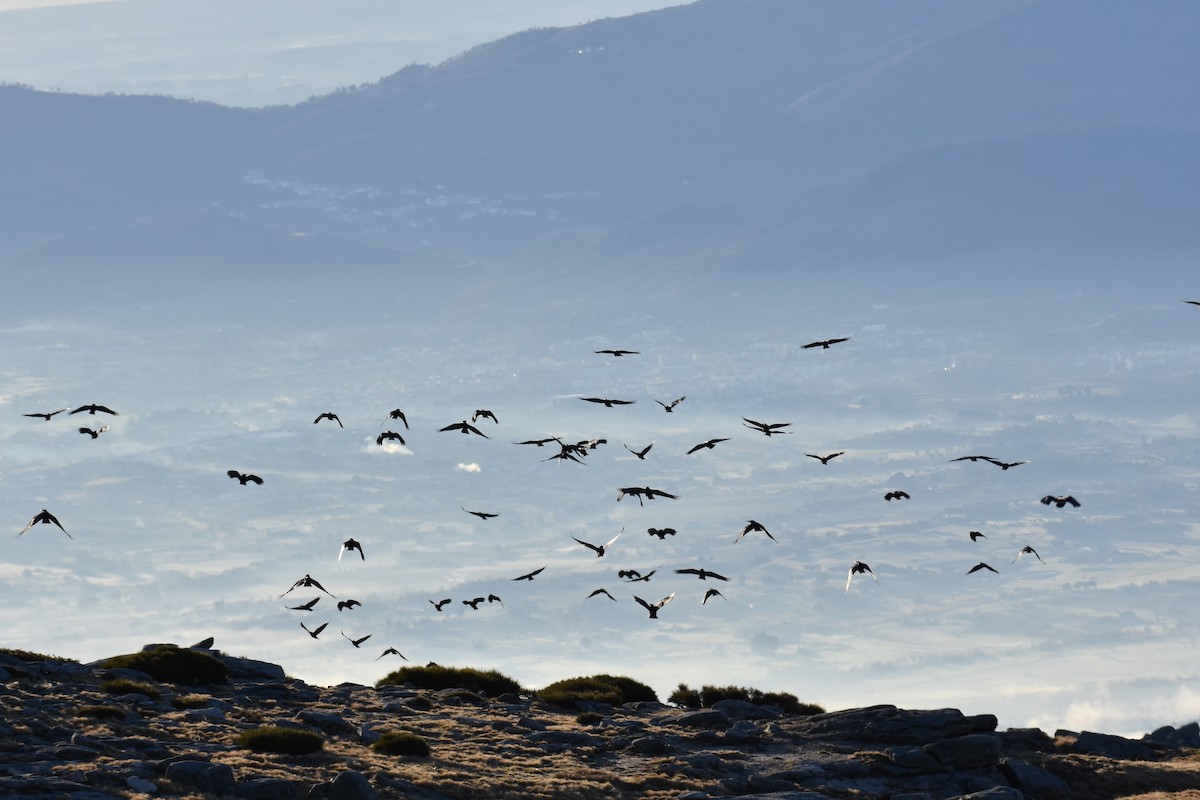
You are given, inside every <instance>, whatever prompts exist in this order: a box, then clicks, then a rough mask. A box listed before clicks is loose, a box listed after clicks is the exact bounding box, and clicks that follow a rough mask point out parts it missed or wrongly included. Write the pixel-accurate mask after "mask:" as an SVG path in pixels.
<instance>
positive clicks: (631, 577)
mask: <svg viewBox="0 0 1200 800" xmlns="http://www.w3.org/2000/svg"><path fill="white" fill-rule="evenodd" d="M656 572H658V570H656V569H652V570H650V571H649V572H647V573H646V574H645V575H643V574H642V573H640V572H638V571H637V570H636V569H619V570H617V577H618V578H624V579H625V582H626V583H649V582H650V578H652V577H654V573H656Z"/></svg>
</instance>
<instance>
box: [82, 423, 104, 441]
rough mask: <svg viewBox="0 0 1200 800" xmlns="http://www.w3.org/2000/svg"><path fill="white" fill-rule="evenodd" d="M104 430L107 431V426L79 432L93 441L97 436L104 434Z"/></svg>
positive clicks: (83, 429)
mask: <svg viewBox="0 0 1200 800" xmlns="http://www.w3.org/2000/svg"><path fill="white" fill-rule="evenodd" d="M106 430H108V426H107V425H101V426H100V427H99V428H80V429H79V432H80V433H86V434H87V435H88V436H91V437H92V438H93V439H95V438H96V437H97V436H99V435H100V434H102V433H104V432H105V431H106Z"/></svg>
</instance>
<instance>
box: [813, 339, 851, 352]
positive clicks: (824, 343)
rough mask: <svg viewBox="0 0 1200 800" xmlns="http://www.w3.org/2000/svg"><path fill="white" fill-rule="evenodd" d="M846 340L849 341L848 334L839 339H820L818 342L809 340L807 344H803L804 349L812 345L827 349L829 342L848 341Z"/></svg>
mask: <svg viewBox="0 0 1200 800" xmlns="http://www.w3.org/2000/svg"><path fill="white" fill-rule="evenodd" d="M848 341H850V337H849V336H843V337H842V338H840V339H822V340H821V341H819V342H809V343H808V344H806V345H804V349H805V350H808V349H809V348H812V347H819V348H821V349H822V350H828V349H829V345H831V344H837V343H838V342H848Z"/></svg>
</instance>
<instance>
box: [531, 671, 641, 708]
mask: <svg viewBox="0 0 1200 800" xmlns="http://www.w3.org/2000/svg"><path fill="white" fill-rule="evenodd" d="M537 699H538V700H541V701H542V702H543V703H549V704H550V705H554V706H559V707H562V708H574V707H575V706H576V705H578V704H579V703H580V702H591V703H608V704H609V705H614V706H619V705H622V704H624V703H636V702H639V701H642V700H650V701H653V702H657V701H658V695H656V694H655V693H654V690H653V689H651V688H650V687H649V686H647V685H646V684H644V683H640V682H638V681H635V680H634V679H633V678H626V677H622V676H619V675H590V676H588V677H581V678H566V679H565V680H561V681H555V682H554V683H552V684H550V685H549V686H546V687H545V688H544V689H542V690H540V691H539V692H538V693H537Z"/></svg>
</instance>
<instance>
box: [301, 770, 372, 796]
mask: <svg viewBox="0 0 1200 800" xmlns="http://www.w3.org/2000/svg"><path fill="white" fill-rule="evenodd" d="M308 796H309V797H310V798H312V800H379V794H378V792H376V791H375V789H374V787H372V786H371V782H370V781H368V780H367V779H366V777H365V776H363V774H362V773H361V772H354V771H353V770H346V771H345V772H342V773H339V774H338V776H337V777H336V778H334V779H333V780H331V781H327V782H325V783H318V784H317V785H316V786H314V787H312V789H311V790H310V791H309V793H308Z"/></svg>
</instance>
